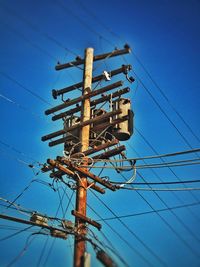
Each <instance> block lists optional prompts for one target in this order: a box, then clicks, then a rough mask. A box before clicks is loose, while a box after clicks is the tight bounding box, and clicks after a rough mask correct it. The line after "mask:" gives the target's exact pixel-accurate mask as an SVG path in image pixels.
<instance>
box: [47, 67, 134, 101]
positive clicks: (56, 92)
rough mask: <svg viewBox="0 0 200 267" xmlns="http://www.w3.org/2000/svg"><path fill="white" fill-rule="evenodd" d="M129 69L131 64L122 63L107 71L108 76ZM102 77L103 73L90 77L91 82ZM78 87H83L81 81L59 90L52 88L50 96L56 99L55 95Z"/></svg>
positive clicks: (103, 77) (97, 80)
mask: <svg viewBox="0 0 200 267" xmlns="http://www.w3.org/2000/svg"><path fill="white" fill-rule="evenodd" d="M131 69H132V66H131V65H122V66H121V68H118V69H115V70H112V71H110V72H109V73H110V76H111V77H113V76H115V75H117V74H120V73H124V74H126V73H127V70H128V71H130V70H131ZM103 79H105V76H104V74H101V75H98V76H96V77H93V78H92V83H96V82H99V81H101V80H103ZM80 87H83V82H79V83H76V84H73V85H70V86H68V87H64V88H62V89H59V90H56V89H53V90H52V96H53V98H54V99H57V97H58V96H59V95H63V94H65V93H69V92H71V91H73V90H75V89H79V88H80Z"/></svg>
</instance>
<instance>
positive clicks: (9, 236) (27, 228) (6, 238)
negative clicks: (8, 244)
mask: <svg viewBox="0 0 200 267" xmlns="http://www.w3.org/2000/svg"><path fill="white" fill-rule="evenodd" d="M32 227H33V225H31V226H29V227H26V228H24V229H21V230H19V231H18V232H16V233H14V234H11V235H8V236H5V237H3V238H1V239H0V242H2V241H5V240H8V239H10V238H12V237H14V236H16V235H18V234H21V233H23V232H25V231H27V230H29V229H31V228H32Z"/></svg>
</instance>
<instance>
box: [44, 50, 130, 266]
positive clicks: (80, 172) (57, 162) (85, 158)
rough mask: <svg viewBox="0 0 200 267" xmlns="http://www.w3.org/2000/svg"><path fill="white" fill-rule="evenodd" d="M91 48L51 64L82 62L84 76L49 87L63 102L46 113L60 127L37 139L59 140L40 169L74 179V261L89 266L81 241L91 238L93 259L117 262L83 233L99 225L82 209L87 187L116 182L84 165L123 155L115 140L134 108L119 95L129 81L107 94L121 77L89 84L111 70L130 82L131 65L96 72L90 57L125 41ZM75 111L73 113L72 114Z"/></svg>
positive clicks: (125, 132)
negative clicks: (59, 150) (59, 149)
mask: <svg viewBox="0 0 200 267" xmlns="http://www.w3.org/2000/svg"><path fill="white" fill-rule="evenodd" d="M93 53H94V51H93V48H87V49H85V55H84V59H83V58H81V57H79V56H78V57H77V58H76V60H75V61H71V62H69V63H64V64H60V63H58V64H57V65H56V67H55V69H56V70H63V69H66V68H71V67H74V66H75V67H77V66H79V65H83V64H84V71H83V80H82V81H81V82H78V83H76V84H73V85H70V86H67V87H64V88H62V89H58V90H56V89H53V90H52V96H53V98H54V99H57V98H58V96H61V99H62V103H61V104H60V105H57V106H55V107H53V108H50V109H47V110H46V111H45V114H46V115H50V114H52V115H53V116H52V120H53V121H57V120H60V119H62V120H63V121H64V127H63V129H61V130H58V131H56V132H53V133H50V134H47V135H44V136H43V137H42V141H47V140H50V142H49V146H50V147H53V146H56V145H60V144H64V156H57V157H56V159H48V160H47V165H45V166H44V167H43V168H42V171H43V172H50V175H49V176H50V178H52V179H56V180H58V179H59V180H60V181H61V182H64V183H65V185H68V186H69V187H70V185H69V183H67V182H66V181H65V176H67V178H69V177H70V179H72V180H73V181H74V187H73V190H76V205H75V207H76V210H72V212H71V213H72V215H73V216H75V227H74V264H73V265H74V267H86V264H87V266H88V257H87V256H88V255H87V254H86V241H89V242H90V243H91V244H92V246H93V248H94V249H95V252H96V256H97V259H98V260H99V261H101V262H102V263H103V265H104V266H106V267H114V266H116V265H115V263H114V262H113V261H112V259H111V258H110V257H109V255H107V253H106V252H105V251H104V250H103V249H102V248H100V247H98V245H96V244H95V243H94V242H92V241H91V240H90V239H88V237H87V228H88V224H89V225H90V226H93V227H95V228H97V229H98V230H101V224H99V223H98V222H96V221H94V220H92V219H91V218H88V217H87V213H86V210H87V191H88V189H89V188H90V189H91V190H95V191H96V192H98V193H100V194H105V192H106V191H105V189H109V190H111V191H112V192H115V191H116V186H115V185H113V184H111V183H110V182H109V181H107V180H105V179H102V178H101V177H99V176H97V175H95V174H94V173H92V172H91V171H89V170H88V165H89V164H91V161H92V162H94V164H95V160H98V159H101V160H105V159H109V158H110V157H113V156H116V155H119V156H121V157H124V154H123V151H124V150H125V149H126V148H125V146H124V145H120V144H119V141H125V140H127V139H129V138H130V136H131V135H132V120H133V112H132V110H131V107H130V99H127V98H122V97H121V96H122V95H123V94H126V93H128V92H129V91H130V88H129V87H125V88H123V89H119V90H117V91H115V92H112V93H110V94H108V92H109V91H112V90H114V89H116V88H118V87H121V86H123V82H122V81H121V80H120V81H117V82H114V83H112V84H109V85H107V86H104V87H102V86H100V88H99V89H96V88H95V90H93V91H92V85H93V83H97V82H106V83H108V82H109V81H110V80H111V79H112V77H113V76H115V75H118V74H124V75H125V76H126V78H127V80H128V82H130V83H132V82H134V78H133V77H128V72H129V71H130V70H131V65H122V66H121V67H120V68H118V69H115V70H111V71H106V70H105V71H103V73H102V74H100V75H98V76H96V77H93V75H92V70H93V63H94V62H96V61H99V60H103V59H108V58H112V57H115V56H119V55H124V54H127V53H130V47H129V46H128V45H125V46H124V49H121V50H120V49H115V50H113V51H112V52H109V53H104V54H101V55H94V54H93ZM81 87H82V95H81V96H78V97H76V98H69V99H67V100H64V95H65V94H67V93H69V92H71V91H73V90H76V89H79V88H81ZM91 99H92V100H91ZM102 103H105V104H107V108H106V109H108V110H104V109H101V108H99V107H98V106H99V104H101V105H102ZM108 103H109V104H108ZM73 105H76V107H72V108H71V109H68V110H64V112H61V113H59V114H55V112H58V111H60V110H63V109H66V108H70V107H71V106H73ZM91 110H92V111H91ZM77 113H78V115H75V114H77ZM59 136H62V137H61V138H60V137H59ZM54 138H57V139H54ZM52 139H54V140H52ZM113 147H114V148H113ZM102 151H103V152H102ZM93 154H94V155H93ZM74 160H75V161H74ZM89 161H90V163H89ZM77 162H78V165H77ZM98 184H100V186H99V185H98ZM102 186H103V188H102ZM70 188H71V187H70Z"/></svg>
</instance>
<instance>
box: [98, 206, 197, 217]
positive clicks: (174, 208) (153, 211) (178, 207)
mask: <svg viewBox="0 0 200 267" xmlns="http://www.w3.org/2000/svg"><path fill="white" fill-rule="evenodd" d="M198 205H200V202H195V203H191V204H185V205H179V206H173V207H168V208H164V209H157V210H150V211H143V212H137V213H132V214H127V215H118V216H117V217H115V216H114V217H108V218H103V219H100V220H97V221H110V220H116V219H117V218H121V219H122V218H128V217H137V216H142V215H147V214H155V213H158V212H164V211H171V210H176V209H182V208H187V207H194V206H198Z"/></svg>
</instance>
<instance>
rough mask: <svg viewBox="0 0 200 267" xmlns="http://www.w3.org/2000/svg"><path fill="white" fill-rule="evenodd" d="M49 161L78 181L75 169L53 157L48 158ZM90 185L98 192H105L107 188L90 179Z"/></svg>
mask: <svg viewBox="0 0 200 267" xmlns="http://www.w3.org/2000/svg"><path fill="white" fill-rule="evenodd" d="M47 163H48V164H50V165H51V166H52V167H55V168H57V169H58V170H60V171H62V172H64V173H65V174H67V175H69V176H70V177H72V178H73V180H75V181H77V178H76V175H75V173H74V171H72V170H70V169H69V168H66V167H65V166H63V165H62V164H61V163H60V162H57V161H55V160H53V159H48V160H47ZM87 185H88V186H90V187H91V188H92V189H94V190H96V191H97V192H99V193H101V194H104V193H105V190H104V189H103V188H101V187H99V186H97V185H95V184H94V183H91V182H89V181H88V184H87Z"/></svg>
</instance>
